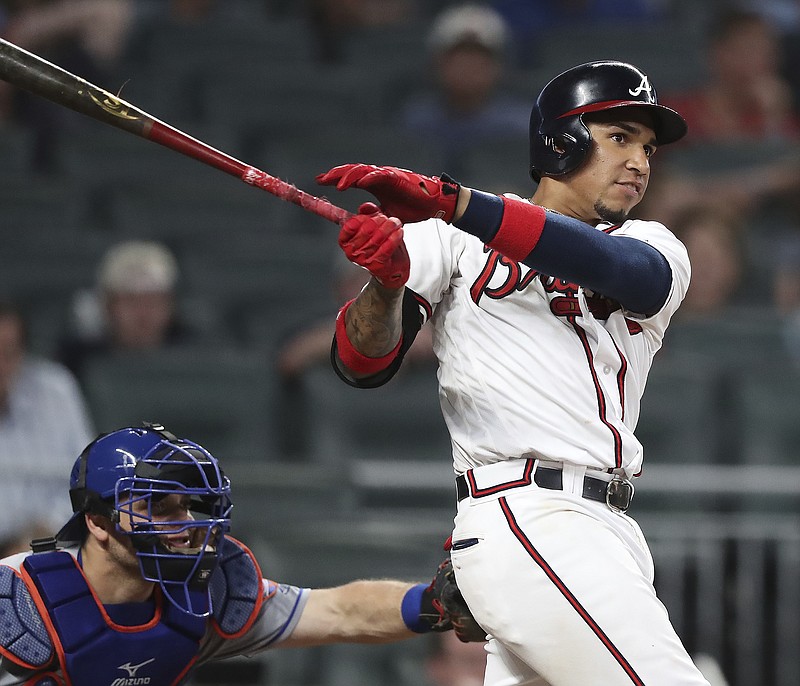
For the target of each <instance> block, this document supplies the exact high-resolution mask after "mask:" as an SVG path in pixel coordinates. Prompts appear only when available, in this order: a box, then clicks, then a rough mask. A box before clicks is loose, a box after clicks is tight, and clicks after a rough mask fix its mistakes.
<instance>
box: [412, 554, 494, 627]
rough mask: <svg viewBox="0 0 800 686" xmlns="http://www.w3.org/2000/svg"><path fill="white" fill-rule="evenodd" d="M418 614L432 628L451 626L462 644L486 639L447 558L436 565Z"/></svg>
mask: <svg viewBox="0 0 800 686" xmlns="http://www.w3.org/2000/svg"><path fill="white" fill-rule="evenodd" d="M420 617H421V618H423V619H425V620H426V621H427V622H428V623H430V625H431V631H449V630H450V629H452V630H453V631H455V632H456V636H458V638H459V640H461V641H463V642H464V643H470V642H476V641H477V642H483V641H485V640H486V632H485V631H484V630H483V629H481V627H480V625H479V624H478V622H476V621H475V617H473V616H472V612H470V609H469V608H468V607H467V603H466V602H465V601H464V596H462V595H461V591H460V590H459V588H458V584H456V575H455V572H454V571H453V563H452V562H451V560H450V558H449V557H448V558H447V559H446V560H444V562H442V563H441V564H440V565H439V568H438V569H437V570H436V574H435V575H434V577H433V581H431V583H430V586H428V587H427V588H426V589H425V591H424V592H423V594H422V609H421V612H420Z"/></svg>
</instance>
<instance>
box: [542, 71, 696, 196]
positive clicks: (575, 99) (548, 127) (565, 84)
mask: <svg viewBox="0 0 800 686" xmlns="http://www.w3.org/2000/svg"><path fill="white" fill-rule="evenodd" d="M617 107H643V108H646V109H647V111H648V112H649V113H650V115H651V116H652V118H653V128H654V131H655V134H656V140H657V141H658V143H659V145H666V144H668V143H674V142H675V141H677V140H680V139H681V138H683V136H684V135H686V122H685V121H684V119H683V117H681V115H680V114H678V113H677V112H676V111H675V110H672V109H670V108H669V107H665V106H664V105H659V104H658V98H657V97H656V90H655V88H654V87H653V85H652V84H651V83H650V79H649V78H648V77H647V74H645V73H644V72H643V71H642V70H641V69H639V68H638V67H635V66H633V65H632V64H627V63H625V62H616V61H613V60H603V61H599V62H587V63H586V64H580V65H578V66H577V67H573V68H572V69H568V70H567V71H565V72H563V73H561V74H559V75H558V76H556V77H555V78H554V79H553V80H552V81H550V82H549V83H548V84H547V85H546V86H545V87H544V88H543V89H542V92H541V93H540V94H539V97H538V98H537V99H536V103H535V104H534V106H533V109H532V110H531V123H530V152H531V167H530V172H531V176H532V177H533V178H534V180H536V181H539V180H540V179H541V177H542V176H560V175H562V174H567V173H569V172H571V171H574V170H575V169H577V168H578V167H579V166H580V164H581V163H582V162H583V161H584V159H586V156H587V154H588V153H589V149H590V147H591V141H592V136H591V133H590V132H589V128H588V127H587V126H586V124H585V123H584V121H583V115H585V114H588V113H591V112H601V111H603V110H610V109H613V108H617Z"/></svg>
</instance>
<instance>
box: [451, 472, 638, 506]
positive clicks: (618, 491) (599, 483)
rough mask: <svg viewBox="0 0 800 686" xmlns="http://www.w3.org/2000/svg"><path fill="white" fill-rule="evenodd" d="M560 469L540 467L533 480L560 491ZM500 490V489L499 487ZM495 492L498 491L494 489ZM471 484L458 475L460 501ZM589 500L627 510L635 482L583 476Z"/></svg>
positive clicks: (540, 485)
mask: <svg viewBox="0 0 800 686" xmlns="http://www.w3.org/2000/svg"><path fill="white" fill-rule="evenodd" d="M561 476H562V475H561V470H560V469H551V468H549V467H539V468H538V469H536V470H535V471H534V473H533V482H534V483H535V484H536V485H537V486H539V487H540V488H547V489H550V490H553V491H560V490H562V488H563V485H562V478H561ZM498 490H500V489H498ZM493 492H498V491H497V490H493ZM469 494H470V493H469V485H468V484H467V478H466V476H464V475H463V474H460V475H459V476H457V477H456V495H457V497H458V500H459V502H461V501H462V500H464V498H466V497H468V496H469ZM581 495H582V496H583V497H584V498H587V499H588V500H596V501H598V502H601V503H605V504H606V505H608V506H609V507H610V508H611V509H612V510H616V511H618V512H625V511H626V510H627V509H628V508H629V507H630V505H631V500H633V484H632V483H631V482H630V481H628V480H627V479H621V478H619V477H614V478H613V479H612V480H611V481H604V480H603V479H597V478H595V477H593V476H588V475H587V476H584V477H583V493H582V494H581Z"/></svg>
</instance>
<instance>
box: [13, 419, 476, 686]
mask: <svg viewBox="0 0 800 686" xmlns="http://www.w3.org/2000/svg"><path fill="white" fill-rule="evenodd" d="M70 498H71V501H72V505H73V509H74V511H75V514H74V515H73V517H72V518H71V519H70V520H69V521H68V523H67V524H66V525H65V526H64V527H63V528H62V529H61V531H60V532H59V533H58V534H57V535H56V537H55V538H51V539H39V540H36V541H34V542H33V543H32V547H33V552H32V553H20V554H18V555H14V556H12V557H9V558H6V559H4V560H2V561H0V617H2V622H0V685H2V686H10V685H11V684H25V685H26V686H59V685H69V684H76V685H77V686H86V685H94V684H103V685H106V684H116V685H119V686H124V685H126V684H153V686H166V685H167V684H173V685H176V684H183V683H185V682H186V680H187V679H188V678H189V675H190V674H191V673H192V671H193V670H194V668H195V667H196V666H198V665H200V664H202V663H204V662H207V661H209V660H212V659H222V658H226V657H231V656H234V655H253V654H255V653H258V652H260V651H263V650H267V649H269V648H272V647H276V646H282V647H286V646H308V645H319V644H323V643H333V642H385V641H395V640H401V639H404V638H408V637H409V636H413V635H414V632H417V633H421V632H426V631H431V630H434V631H444V630H447V629H452V628H455V629H456V633H457V634H458V636H459V638H461V639H462V640H485V634H483V633H482V632H480V631H479V628H478V627H476V626H475V625H474V622H472V624H470V621H469V617H468V611H465V610H464V605H463V600H462V599H460V595H459V594H458V590H457V588H456V587H455V586H454V582H453V579H452V576H453V575H452V567H451V566H450V565H449V560H446V561H445V562H444V563H442V565H441V566H440V567H439V569H438V570H437V573H436V576H435V577H434V581H433V582H431V584H430V585H425V584H416V585H414V584H408V583H405V582H401V581H393V580H382V581H356V582H353V583H350V584H346V585H344V586H340V587H337V588H329V589H313V590H311V589H304V588H298V587H295V586H291V585H287V584H279V583H275V582H273V581H269V580H268V579H264V578H263V577H262V574H261V570H260V568H259V566H258V563H257V562H256V560H255V558H254V557H253V554H252V553H251V552H250V550H249V549H248V548H247V547H246V546H245V545H244V544H242V543H240V542H239V541H237V540H235V539H233V538H231V537H229V536H228V535H227V534H226V532H227V531H228V529H229V526H230V512H231V507H232V505H231V500H230V482H229V480H228V478H227V477H226V476H225V475H224V473H223V472H222V470H221V468H220V466H219V464H218V462H217V460H216V459H215V458H214V457H213V456H212V455H211V454H210V453H209V452H208V451H206V450H205V449H203V448H202V447H201V446H199V445H198V444H196V443H194V442H192V441H188V440H183V439H178V438H176V437H175V436H174V435H172V434H171V433H169V432H168V431H166V429H164V427H163V426H159V425H153V424H149V425H145V426H142V427H129V428H124V429H120V430H118V431H114V432H111V433H109V434H103V435H101V436H99V437H98V438H97V439H96V440H94V441H93V442H92V443H90V444H89V445H88V446H87V448H86V449H85V450H84V451H83V453H82V454H81V456H80V457H79V458H78V459H77V461H76V462H75V465H74V467H73V470H72V475H71V478H70ZM459 601H460V602H459ZM445 606H447V607H448V608H450V609H451V610H453V611H454V612H453V614H452V615H451V614H448V611H447V610H446V609H445ZM459 607H460V608H461V610H459V609H457V608H459ZM451 620H452V621H451ZM476 629H478V633H480V636H479V637H478V636H475V637H474V639H473V638H471V637H470V636H473V635H474V634H475V630H476Z"/></svg>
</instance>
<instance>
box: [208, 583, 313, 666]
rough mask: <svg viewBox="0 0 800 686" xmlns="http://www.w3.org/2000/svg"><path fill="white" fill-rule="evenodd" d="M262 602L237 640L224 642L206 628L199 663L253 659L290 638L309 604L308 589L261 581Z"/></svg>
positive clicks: (215, 633) (225, 640)
mask: <svg viewBox="0 0 800 686" xmlns="http://www.w3.org/2000/svg"><path fill="white" fill-rule="evenodd" d="M263 584H264V603H263V604H262V606H261V609H260V611H259V613H258V616H257V617H256V620H255V622H254V623H253V625H252V626H251V627H250V629H249V630H248V631H247V632H246V633H245V634H243V635H242V636H240V637H238V638H233V639H225V638H222V637H221V636H220V635H219V634H218V633H217V632H215V631H213V630H211V629H209V631H207V632H206V635H205V636H204V638H203V642H202V645H201V646H200V654H199V656H198V663H203V662H208V661H209V660H220V659H224V658H227V657H235V656H237V655H245V656H248V657H250V656H253V655H256V654H257V653H260V652H263V651H265V650H268V649H270V648H273V647H275V646H277V645H278V644H280V643H281V642H282V641H284V640H285V639H286V638H288V637H289V636H291V634H292V631H294V628H295V627H296V626H297V622H298V621H300V615H302V614H303V608H304V607H305V605H306V603H307V602H308V594H309V589H307V588H298V587H297V586H290V585H288V584H276V583H274V582H272V581H269V580H268V579H264V580H263Z"/></svg>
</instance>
